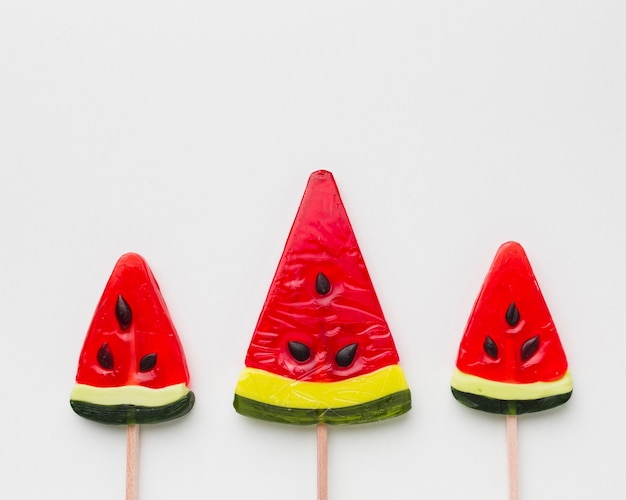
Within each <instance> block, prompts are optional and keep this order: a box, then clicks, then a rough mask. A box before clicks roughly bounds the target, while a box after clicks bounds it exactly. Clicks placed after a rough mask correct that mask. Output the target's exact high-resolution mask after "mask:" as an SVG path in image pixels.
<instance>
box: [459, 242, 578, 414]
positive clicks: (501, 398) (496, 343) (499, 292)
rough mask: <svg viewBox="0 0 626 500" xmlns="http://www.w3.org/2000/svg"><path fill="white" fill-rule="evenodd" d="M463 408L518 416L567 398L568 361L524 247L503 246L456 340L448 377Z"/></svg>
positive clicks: (568, 382) (543, 408) (570, 388)
mask: <svg viewBox="0 0 626 500" xmlns="http://www.w3.org/2000/svg"><path fill="white" fill-rule="evenodd" d="M451 385H452V393H453V395H454V397H455V398H456V399H457V400H459V401H460V402H461V403H463V404H465V405H467V406H469V407H471V408H475V409H477V410H482V411H486V412H490V413H500V414H506V415H519V414H522V413H529V412H537V411H542V410H547V409H549V408H553V407H555V406H559V405H561V404H563V403H565V402H566V401H567V400H569V398H570V396H571V394H572V378H571V374H570V372H569V370H568V365H567V358H566V356H565V352H564V351H563V347H562V345H561V341H560V339H559V335H558V333H557V330H556V327H555V326H554V322H553V321H552V316H551V315H550V311H549V310H548V306H547V305H546V302H545V300H544V298H543V295H542V293H541V290H540V289H539V285H538V283H537V279H536V278H535V274H534V273H533V270H532V268H531V267H530V263H529V261H528V258H527V257H526V253H525V252H524V249H523V248H522V247H521V246H520V245H519V244H518V243H515V242H508V243H505V244H503V245H502V246H501V247H500V248H499V249H498V252H497V253H496V256H495V259H494V261H493V264H492V265H491V268H490V269H489V272H488V273H487V277H486V278H485V282H484V283H483V286H482V289H481V291H480V293H479V295H478V298H477V299H476V302H475V304H474V308H473V310H472V313H471V314H470V318H469V320H468V323H467V327H466V329H465V333H464V335H463V338H462V340H461V345H460V347H459V353H458V357H457V362H456V370H455V372H454V375H453V377H452V384H451Z"/></svg>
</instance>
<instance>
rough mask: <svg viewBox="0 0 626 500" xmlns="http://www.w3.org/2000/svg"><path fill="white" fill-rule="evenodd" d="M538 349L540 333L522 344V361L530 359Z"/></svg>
mask: <svg viewBox="0 0 626 500" xmlns="http://www.w3.org/2000/svg"><path fill="white" fill-rule="evenodd" d="M537 349H539V335H535V336H534V337H532V338H530V339H528V340H527V341H526V342H524V344H523V345H522V352H521V355H522V361H528V360H529V359H530V358H531V357H532V356H533V354H535V353H536V352H537Z"/></svg>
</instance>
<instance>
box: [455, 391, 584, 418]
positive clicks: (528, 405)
mask: <svg viewBox="0 0 626 500" xmlns="http://www.w3.org/2000/svg"><path fill="white" fill-rule="evenodd" d="M451 389H452V394H453V395H454V397H455V398H456V399H457V401H459V402H460V403H463V404H464V405H465V406H468V407H470V408H472V409H474V410H480V411H485V412H488V413H498V414H500V415H522V414H523V413H535V412H538V411H543V410H549V409H551V408H555V407H557V406H560V405H562V404H563V403H566V402H567V401H568V400H569V398H570V397H572V391H570V392H566V393H565V394H557V395H555V396H548V397H545V398H539V399H512V400H506V399H495V398H489V397H486V396H479V395H478V394H471V393H469V392H462V391H458V390H456V389H455V388H454V387H452V388H451Z"/></svg>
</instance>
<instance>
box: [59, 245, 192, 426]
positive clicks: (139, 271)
mask: <svg viewBox="0 0 626 500" xmlns="http://www.w3.org/2000/svg"><path fill="white" fill-rule="evenodd" d="M70 403H71V405H72V408H73V409H74V411H75V412H76V413H78V414H79V415H80V416H82V417H85V418H89V419H91V420H96V421H98V422H102V423H106V424H134V423H137V424H145V423H154V422H162V421H165V420H170V419H173V418H177V417H180V416H182V415H185V414H186V413H188V412H189V411H190V410H191V408H192V406H193V403H194V394H193V392H191V391H190V390H189V371H188V369H187V362H186V360H185V354H184V352H183V348H182V345H181V343H180V340H179V338H178V335H177V333H176V330H175V328H174V325H173V324H172V321H171V319H170V316H169V313H168V311H167V306H166V305H165V302H164V300H163V297H162V296H161V292H160V290H159V285H158V284H157V282H156V280H155V279H154V276H153V275H152V272H151V271H150V268H149V267H148V265H147V264H146V262H145V260H144V259H143V258H142V257H141V256H139V255H137V254H134V253H128V254H126V255H123V256H122V257H121V258H120V259H119V260H118V262H117V264H116V265H115V269H114V270H113V273H112V274H111V277H110V279H109V282H108V283H107V285H106V287H105V289H104V293H103V294H102V298H101V299H100V303H99V304H98V307H97V308H96V312H95V314H94V316H93V320H92V322H91V326H90V327H89V330H88V332H87V336H86V338H85V342H84V344H83V349H82V351H81V354H80V359H79V362H78V371H77V373H76V385H75V386H74V389H73V390H72V394H71V396H70Z"/></svg>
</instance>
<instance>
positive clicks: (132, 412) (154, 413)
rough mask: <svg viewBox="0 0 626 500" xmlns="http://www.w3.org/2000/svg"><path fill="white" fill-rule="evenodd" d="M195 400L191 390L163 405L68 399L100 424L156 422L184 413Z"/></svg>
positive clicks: (79, 410)
mask: <svg viewBox="0 0 626 500" xmlns="http://www.w3.org/2000/svg"><path fill="white" fill-rule="evenodd" d="M195 400H196V398H195V396H194V394H193V392H191V391H189V392H188V393H187V395H186V396H184V397H183V398H181V399H178V400H176V401H174V402H173V403H170V404H167V405H163V406H154V407H152V406H136V405H130V404H121V405H101V404H95V403H89V402H87V401H76V400H70V405H71V406H72V409H73V410H74V411H75V412H76V413H77V414H78V415H80V416H81V417H85V418H88V419H89V420H94V421H96V422H100V423H102V424H111V425H130V424H156V423H158V422H165V421H167V420H173V419H175V418H178V417H182V416H183V415H186V414H187V413H189V412H190V411H191V408H193V404H194V402H195Z"/></svg>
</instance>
